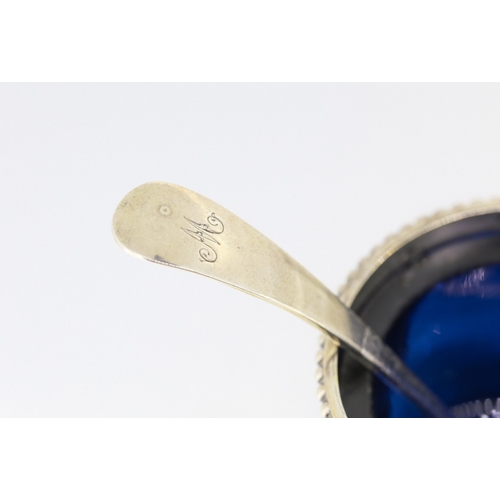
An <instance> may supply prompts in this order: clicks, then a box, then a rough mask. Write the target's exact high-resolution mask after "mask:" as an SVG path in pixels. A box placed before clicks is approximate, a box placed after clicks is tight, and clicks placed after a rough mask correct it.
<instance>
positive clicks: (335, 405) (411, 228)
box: [317, 199, 500, 418]
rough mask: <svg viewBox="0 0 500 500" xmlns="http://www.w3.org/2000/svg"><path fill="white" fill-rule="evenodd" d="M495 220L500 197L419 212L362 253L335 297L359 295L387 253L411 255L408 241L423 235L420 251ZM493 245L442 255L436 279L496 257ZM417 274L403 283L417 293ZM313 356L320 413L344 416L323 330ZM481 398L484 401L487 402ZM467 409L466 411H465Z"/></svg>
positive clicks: (456, 412)
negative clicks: (423, 214)
mask: <svg viewBox="0 0 500 500" xmlns="http://www.w3.org/2000/svg"><path fill="white" fill-rule="evenodd" d="M499 221H500V200H499V199H495V200H491V201H488V202H474V203H471V204H468V205H459V206H456V207H453V208H452V209H450V210H443V211H440V212H437V213H435V214H434V215H431V216H428V217H423V218H421V219H419V220H418V221H416V222H415V223H414V224H412V225H408V226H406V227H404V228H403V229H401V231H400V232H399V233H397V234H394V235H392V236H389V237H388V238H387V239H386V240H385V241H384V242H383V243H382V244H381V245H379V246H377V247H375V248H374V249H373V251H372V252H371V254H370V255H369V256H368V257H366V258H365V259H363V260H362V261H361V262H360V264H359V266H358V268H357V269H356V270H355V271H354V272H352V273H351V274H350V275H349V277H348V280H347V283H346V284H345V285H344V286H343V287H342V288H341V289H340V290H339V297H340V299H341V300H342V302H343V303H344V304H345V305H346V307H348V308H351V307H352V306H353V304H354V303H355V301H356V300H357V299H358V298H359V295H360V293H362V292H363V290H364V288H366V285H367V283H368V282H369V281H370V280H371V279H372V278H373V276H374V275H375V274H376V273H377V272H378V271H379V269H380V268H381V267H382V266H384V265H386V264H388V263H389V261H390V260H391V258H392V257H395V258H396V259H395V260H396V264H398V263H399V264H401V263H404V262H405V261H411V259H414V258H415V255H416V253H417V252H416V251H415V248H410V246H411V245H412V244H413V243H414V242H417V241H419V239H422V238H427V239H428V241H427V242H426V243H423V244H422V245H421V248H420V251H422V250H425V245H428V246H429V248H430V247H431V246H432V245H433V244H442V243H443V242H445V241H446V240H448V239H452V238H454V237H460V236H464V235H465V234H472V233H473V232H474V231H475V230H477V231H481V230H482V231H487V230H491V229H492V227H495V228H498V227H500V222H499ZM475 228H477V229H475ZM494 247H495V251H494V252H491V249H488V248H487V247H484V248H481V249H480V251H478V249H477V248H475V249H472V251H470V252H468V254H467V255H466V253H467V252H464V253H463V255H460V259H456V258H454V257H456V256H453V257H452V258H449V257H450V256H449V255H444V257H443V259H442V260H441V262H439V263H438V266H437V267H435V268H434V270H432V271H431V272H434V273H435V280H440V279H444V278H446V277H449V276H452V275H454V274H456V273H457V272H462V271H464V270H466V269H470V268H471V267H474V266H478V265H484V264H487V263H494V262H498V261H499V258H500V255H499V249H498V245H497V244H496V243H495V244H494ZM405 249H408V251H407V255H405V254H404V253H403V255H402V256H401V257H400V256H399V254H400V253H401V252H405ZM464 256H465V257H464ZM460 266H463V267H462V268H461V267H460ZM440 273H442V274H440ZM418 279H419V277H418V275H417V276H415V277H413V278H411V279H408V281H407V283H406V286H407V288H408V289H409V290H410V289H413V292H414V293H415V294H416V296H418V295H419V294H420V293H422V292H423V291H424V289H423V288H422V287H421V284H420V283H418ZM381 285H382V283H381ZM416 285H417V286H416ZM416 296H415V298H416ZM394 302H396V301H394ZM397 310H399V311H401V305H398V304H396V306H395V307H394V311H397ZM394 311H391V312H390V311H389V310H387V309H385V310H384V311H383V315H384V316H385V318H384V321H385V322H387V323H390V322H392V321H393V318H394ZM317 361H318V365H319V368H318V375H317V380H318V384H319V389H318V394H319V398H320V401H321V403H322V413H323V416H325V417H334V418H339V417H340V418H342V417H347V416H348V415H347V414H346V411H345V408H344V405H345V402H344V401H343V400H342V397H341V391H340V386H339V365H338V346H337V345H336V344H335V343H334V342H331V341H330V340H329V338H328V337H327V336H323V337H322V338H320V350H319V352H318V357H317ZM476 403H477V402H473V403H465V405H459V406H457V407H454V408H453V409H452V413H453V416H455V417H456V416H472V413H473V412H472V409H471V408H472V406H473V405H475V404H476ZM485 404H486V405H487V406H488V404H489V403H485ZM497 404H498V403H497ZM467 408H468V410H467ZM499 408H500V407H499ZM499 411H500V410H499ZM467 412H469V413H470V414H471V415H466V413H467ZM476 413H477V411H476Z"/></svg>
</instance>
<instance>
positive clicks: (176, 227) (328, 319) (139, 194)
mask: <svg viewBox="0 0 500 500" xmlns="http://www.w3.org/2000/svg"><path fill="white" fill-rule="evenodd" d="M113 234H114V236H115V238H116V240H117V242H118V243H119V244H120V245H121V246H122V247H123V248H124V249H125V250H126V251H127V252H129V253H131V254H132V255H135V256H137V257H141V258H143V259H146V260H149V261H151V262H156V263H158V264H164V265H168V266H172V267H176V268H179V269H185V270H187V271H192V272H195V273H198V274H201V275H203V276H207V277H210V278H213V279H216V280H218V281H221V282H223V283H225V284H227V285H230V286H232V287H234V288H237V289H239V290H242V291H244V292H246V293H249V294H251V295H253V296H255V297H258V298H261V299H264V300H266V301H268V302H271V303H273V304H276V305H278V306H280V307H282V308H284V309H286V310H288V311H290V312H292V313H294V314H295V315H297V316H299V317H301V318H302V319H304V320H306V321H308V322H309V323H311V324H313V325H314V326H316V327H318V328H320V329H321V330H322V331H323V332H325V333H326V334H327V335H328V336H329V338H330V339H332V342H333V344H334V345H340V346H342V347H345V348H346V349H348V350H349V351H350V352H351V353H353V354H354V355H355V356H356V357H357V358H358V359H359V360H360V361H362V362H363V364H365V365H366V366H367V367H368V368H370V369H371V370H372V371H374V372H375V373H377V374H378V375H379V376H381V377H382V378H383V379H384V380H385V381H386V382H388V383H390V384H391V385H393V386H395V387H397V388H398V389H399V390H400V391H401V392H403V393H404V394H406V395H407V396H408V397H409V398H410V399H412V400H413V401H414V402H415V403H416V404H418V405H419V406H420V407H421V408H422V409H423V410H424V411H426V412H427V413H428V414H430V415H433V416H439V417H443V416H448V415H449V414H448V410H447V409H446V408H445V407H444V406H443V405H442V404H441V403H440V401H439V400H438V399H437V398H436V396H435V395H433V394H432V393H431V392H430V391H429V390H428V389H427V388H426V387H425V386H424V385H423V384H422V382H420V380H419V379H418V378H417V377H416V376H415V375H414V374H413V373H412V372H410V371H409V370H408V368H407V367H406V366H405V365H404V364H403V363H402V362H401V360H400V359H399V358H398V357H397V356H396V354H395V353H394V352H393V351H392V350H391V349H390V348H389V347H387V346H386V345H385V344H384V343H383V342H382V341H381V339H380V337H378V336H377V335H376V334H374V333H373V332H372V331H371V330H370V329H369V328H368V327H367V326H366V325H365V324H364V323H363V321H362V320H361V319H360V318H359V317H358V316H357V315H356V314H354V313H353V311H351V310H350V309H349V308H347V307H346V306H345V305H344V304H343V303H342V302H341V301H340V300H339V298H338V297H337V296H336V295H334V294H333V293H332V292H330V291H329V290H328V289H327V288H326V287H325V286H324V285H322V284H321V283H320V282H319V281H318V280H317V279H316V278H314V277H313V276H312V275H311V274H310V273H309V272H308V271H307V270H306V269H304V268H303V267H302V266H301V265H299V264H298V263H297V262H296V261H295V260H293V259H292V258H291V257H290V256H289V255H287V254H286V253H285V252H284V251H283V250H281V249H280V248H279V247H278V246H276V245H275V244H274V243H273V242H272V241H270V240H269V239H268V238H266V237H265V236H263V235H262V234H260V233H259V232H258V231H256V230H255V229H254V228H252V227H251V226H250V225H248V224H247V223H246V222H244V221H243V220H241V219H240V218H238V217H237V216H235V215H234V214H232V213H231V212H229V211H228V210H226V209H225V208H223V207H221V206H220V205H218V204H216V203H214V202H212V201H211V200H208V199H207V198H205V197H203V196H201V195H199V194H196V193H194V192H192V191H189V190H188V189H185V188H182V187H180V186H176V185H173V184H168V183H164V182H152V183H148V184H144V185H142V186H139V187H137V188H136V189H134V190H133V191H131V192H130V193H129V194H128V195H127V196H125V198H124V199H123V200H122V201H121V203H120V204H119V206H118V208H117V209H116V211H115V214H114V216H113Z"/></svg>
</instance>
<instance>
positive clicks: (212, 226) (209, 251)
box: [181, 213, 224, 264]
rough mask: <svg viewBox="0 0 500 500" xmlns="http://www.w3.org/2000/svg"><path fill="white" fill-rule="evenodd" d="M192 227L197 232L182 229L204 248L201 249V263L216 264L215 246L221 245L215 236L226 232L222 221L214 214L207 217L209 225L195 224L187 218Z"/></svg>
mask: <svg viewBox="0 0 500 500" xmlns="http://www.w3.org/2000/svg"><path fill="white" fill-rule="evenodd" d="M184 218H185V219H186V220H187V221H188V222H189V224H191V226H193V227H194V228H195V231H193V230H192V229H186V228H184V227H181V229H182V230H183V231H184V232H185V233H186V234H188V235H189V236H191V238H194V239H195V240H197V241H199V242H200V243H202V244H203V245H205V246H204V247H202V248H200V250H199V252H198V253H199V254H200V261H201V262H209V263H211V264H212V263H214V262H215V261H216V260H217V252H216V251H215V248H214V247H215V245H220V243H219V242H218V241H217V240H216V239H215V237H214V235H218V234H222V233H223V232H224V224H223V223H222V221H221V220H220V219H219V218H217V217H216V216H215V213H212V215H209V216H208V217H207V222H208V224H204V223H203V224H200V223H198V222H195V221H193V220H191V219H188V218H187V217H184Z"/></svg>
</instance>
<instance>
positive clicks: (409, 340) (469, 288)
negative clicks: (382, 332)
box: [373, 264, 500, 417]
mask: <svg viewBox="0 0 500 500" xmlns="http://www.w3.org/2000/svg"><path fill="white" fill-rule="evenodd" d="M386 341H387V343H388V344H389V345H390V346H391V347H392V348H393V349H394V350H395V351H396V352H397V353H398V354H399V356H401V358H402V359H403V360H404V361H405V363H406V364H407V365H408V366H409V367H410V368H411V369H412V370H413V371H414V372H415V373H416V374H417V375H418V376H419V377H420V378H421V379H422V380H423V381H424V382H425V383H426V384H427V385H428V386H429V387H430V388H431V389H432V390H433V391H434V392H435V393H436V394H437V395H438V396H439V397H440V398H441V399H442V400H443V402H444V403H446V404H447V405H449V406H450V407H451V406H454V405H456V404H460V403H464V402H467V401H474V400H476V399H486V398H497V397H500V264H496V265H491V266H486V267H479V268H476V269H473V270H471V271H468V272H466V273H463V274H460V275H458V276H456V277H454V278H451V279H448V280H446V281H442V282H440V283H438V284H437V285H435V286H434V287H433V288H432V289H431V290H430V291H428V292H427V293H426V294H425V295H423V296H422V297H421V298H420V299H418V300H417V301H416V302H415V303H413V304H412V305H411V306H410V307H409V308H408V309H407V310H406V311H405V312H404V313H403V314H402V316H401V317H400V318H399V319H398V320H397V321H396V323H395V324H394V326H393V327H392V329H391V330H390V332H389V334H388V336H387V338H386ZM373 410H374V414H375V416H377V417H424V416H425V415H423V414H422V412H421V411H420V410H419V409H418V408H417V407H416V406H415V405H414V404H413V403H411V402H410V401H408V399H406V398H405V397H404V396H402V395H400V394H398V393H396V392H394V391H392V390H390V389H389V388H387V387H386V386H385V385H384V384H382V383H381V382H380V381H378V380H376V379H375V380H374V386H373Z"/></svg>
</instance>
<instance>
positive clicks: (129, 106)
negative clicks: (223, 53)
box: [0, 83, 500, 417]
mask: <svg viewBox="0 0 500 500" xmlns="http://www.w3.org/2000/svg"><path fill="white" fill-rule="evenodd" d="M499 134H500V86H499V85H496V84H181V83H179V84H3V85H1V86H0V137H1V141H0V165H1V169H0V232H1V235H2V246H1V249H0V276H1V281H0V304H1V310H2V313H1V317H2V329H1V330H2V334H1V336H0V380H1V381H2V383H1V385H0V415H1V416H37V417H40V416H81V417H86V416H105V417H109V416H112V417H119V416H133V417H135V416H138V417H139V416H140V417H144V416H151V417H160V416H163V417H191V416H192V417H195V416H205V417H213V416H222V417H225V416H228V417H235V416H239V417H243V416H250V417H254V416H259V417H263V416H281V417H286V416H294V417H299V416H303V417H318V416H319V415H320V405H319V403H318V402H317V400H316V383H315V380H314V373H315V370H316V365H315V354H316V350H317V338H318V333H317V332H316V330H314V329H313V328H312V327H311V326H309V325H307V324H305V323H302V322H301V321H300V320H298V319H297V318H295V317H293V316H291V315H289V314H288V313H286V312H284V311H282V310H280V309H277V308H276V307H274V306H271V305H269V304H266V303H263V302H260V301H258V300H256V299H254V298H252V297H249V296H246V295H244V294H241V293H239V292H237V291H235V290H233V289H230V288H227V287H224V286H223V285H221V284H219V283H216V282H211V281H209V280H207V279H205V278H202V277H199V276H195V275H191V274H189V273H185V272H182V271H178V270H173V269H169V268H164V267H161V266H157V265H154V264H151V263H146V262H144V261H140V260H138V259H134V258H132V257H130V256H129V255H127V254H125V253H124V252H123V251H121V250H120V249H119V248H118V246H117V245H116V244H115V242H114V241H113V238H112V235H111V227H110V226H111V217H112V214H113V211H114V209H115V207H116V205H117V204H118V203H119V201H120V200H121V198H122V197H123V196H124V195H125V194H126V193H127V192H128V191H130V190H131V189H133V188H134V187H136V186H137V185H139V184H142V183H144V182H148V181H153V180H162V181H168V182H173V183H176V184H180V185H183V186H185V187H188V188H190V189H192V190H194V191H197V192H199V193H201V194H203V195H205V196H207V197H208V198H211V199H213V200H214V201H216V202H218V203H219V204H221V205H223V206H224V207H226V208H228V209H229V210H231V211H233V212H234V213H236V214H237V215H239V216H240V217H242V218H243V219H244V220H246V221H248V222H249V223H250V224H252V225H253V226H254V227H256V228H257V229H259V230H260V231H261V232H263V233H264V234H265V235H267V236H268V237H270V238H271V239H272V240H274V241H275V242H276V243H278V244H279V245H280V246H281V247H282V248H283V249H285V250H286V251H287V252H288V253H290V254H291V255H292V256H293V257H295V258H296V259H297V260H298V261H299V262H300V263H302V264H303V265H304V266H305V267H306V268H308V269H309V270H310V271H311V272H312V273H313V274H315V275H316V276H317V277H318V278H319V279H320V280H321V281H323V282H324V283H325V284H326V285H327V286H328V287H330V288H331V289H332V290H337V288H338V286H339V285H340V284H341V283H342V282H343V281H344V280H345V278H346V276H347V274H348V273H349V272H350V271H351V270H352V269H354V268H355V266H356V265H357V263H358V261H359V260H360V259H361V258H362V257H363V256H364V255H366V254H367V253H368V252H369V251H370V249H371V248H372V247H373V246H374V245H375V244H378V243H379V242H380V241H381V240H382V239H383V238H384V237H385V236H387V235H388V234H389V233H391V232H394V231H397V230H398V229H399V228H400V227H401V226H402V225H404V224H407V223H411V222H413V221H414V220H415V219H416V218H418V217H420V216H422V215H427V214H430V213H432V212H433V211H435V210H438V209H441V208H449V207H450V206H452V205H453V204H456V203H461V202H468V201H472V200H473V199H489V198H491V197H493V196H499V195H500V143H499V141H498V137H499Z"/></svg>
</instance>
